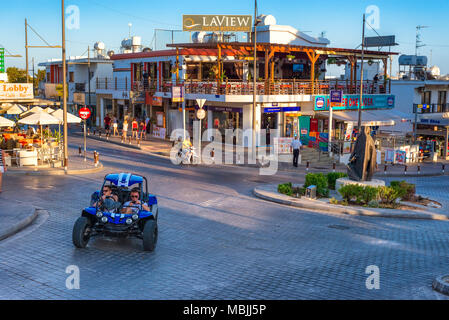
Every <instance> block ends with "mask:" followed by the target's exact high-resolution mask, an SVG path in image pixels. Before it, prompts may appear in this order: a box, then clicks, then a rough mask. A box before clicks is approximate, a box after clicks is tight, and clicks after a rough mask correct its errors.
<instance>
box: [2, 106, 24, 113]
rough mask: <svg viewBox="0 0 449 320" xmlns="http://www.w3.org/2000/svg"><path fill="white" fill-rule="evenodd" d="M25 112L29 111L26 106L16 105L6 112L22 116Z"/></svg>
mask: <svg viewBox="0 0 449 320" xmlns="http://www.w3.org/2000/svg"><path fill="white" fill-rule="evenodd" d="M25 111H27V109H26V108H25V107H24V106H21V105H20V104H14V105H13V106H12V107H10V108H8V109H7V110H6V114H21V113H23V112H25Z"/></svg>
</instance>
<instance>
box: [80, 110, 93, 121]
mask: <svg viewBox="0 0 449 320" xmlns="http://www.w3.org/2000/svg"><path fill="white" fill-rule="evenodd" d="M78 114H79V116H80V118H81V119H83V120H87V119H89V117H90V115H91V112H90V109H89V108H86V107H84V108H81V109H80V110H79V111H78Z"/></svg>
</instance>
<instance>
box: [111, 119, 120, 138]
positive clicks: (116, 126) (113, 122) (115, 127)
mask: <svg viewBox="0 0 449 320" xmlns="http://www.w3.org/2000/svg"><path fill="white" fill-rule="evenodd" d="M112 128H114V137H115V134H116V133H117V135H119V133H118V120H117V118H116V117H115V116H114V117H113V118H112Z"/></svg>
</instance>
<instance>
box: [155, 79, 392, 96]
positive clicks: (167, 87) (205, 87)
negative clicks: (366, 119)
mask: <svg viewBox="0 0 449 320" xmlns="http://www.w3.org/2000/svg"><path fill="white" fill-rule="evenodd" d="M182 83H183V82H178V84H182ZM184 84H185V89H186V94H220V95H221V94H225V95H251V94H253V92H254V85H253V82H252V81H249V82H248V81H234V80H232V81H224V82H222V83H221V84H218V83H217V81H199V80H186V81H184ZM173 85H174V82H172V81H169V82H165V83H164V85H163V86H162V91H163V92H170V91H171V87H172V86H173ZM256 88H257V94H259V95H311V94H315V95H318V94H323V95H327V94H329V93H330V91H331V90H342V91H343V93H345V94H358V93H360V82H358V83H357V84H355V85H354V84H353V85H351V84H350V82H349V81H344V80H339V81H338V80H337V81H335V80H332V81H315V82H314V83H313V84H312V82H311V81H308V80H290V79H289V80H276V81H275V82H269V81H258V82H256ZM388 91H389V90H388ZM363 93H364V94H386V93H387V88H385V87H384V85H383V83H382V84H379V83H376V82H374V81H369V80H368V81H364V83H363Z"/></svg>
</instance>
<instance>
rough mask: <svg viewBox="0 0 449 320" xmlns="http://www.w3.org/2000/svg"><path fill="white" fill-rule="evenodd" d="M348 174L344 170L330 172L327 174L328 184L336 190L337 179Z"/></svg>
mask: <svg viewBox="0 0 449 320" xmlns="http://www.w3.org/2000/svg"><path fill="white" fill-rule="evenodd" d="M347 176H348V175H347V174H346V173H344V172H329V173H328V174H327V184H328V186H329V189H332V190H335V181H337V179H340V178H344V177H347Z"/></svg>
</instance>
